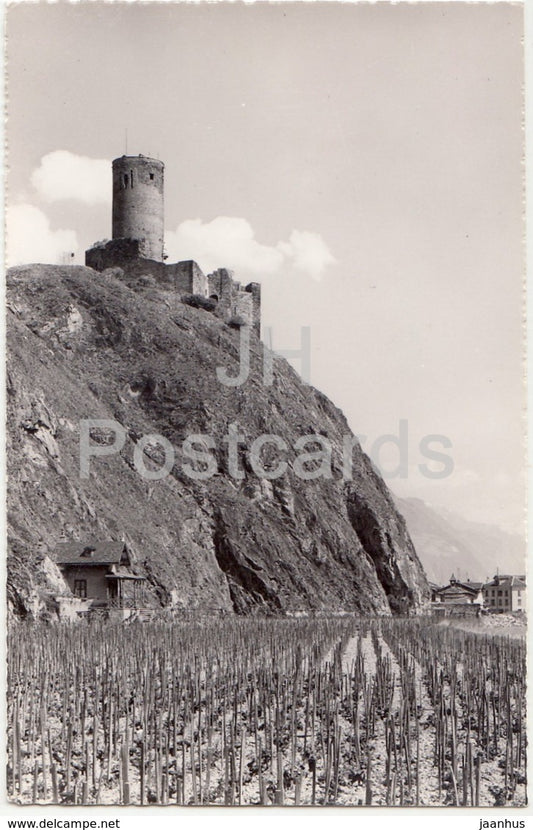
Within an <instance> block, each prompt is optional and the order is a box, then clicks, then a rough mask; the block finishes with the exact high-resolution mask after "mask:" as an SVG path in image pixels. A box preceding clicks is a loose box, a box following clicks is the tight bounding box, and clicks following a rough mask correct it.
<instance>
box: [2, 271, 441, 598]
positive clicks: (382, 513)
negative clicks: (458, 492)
mask: <svg viewBox="0 0 533 830" xmlns="http://www.w3.org/2000/svg"><path fill="white" fill-rule="evenodd" d="M239 343H240V341H239V331H238V330H234V329H232V328H230V327H228V326H227V325H226V324H225V323H224V322H223V321H222V320H220V319H218V318H217V317H216V316H215V315H214V314H213V313H211V312H209V311H207V310H204V309H197V308H192V307H190V306H188V305H185V304H184V303H182V302H181V301H180V299H179V297H177V296H176V294H175V292H173V291H172V287H171V286H170V285H168V286H167V285H165V284H164V283H158V284H157V285H156V284H155V283H154V281H153V279H151V278H149V277H146V278H144V277H142V276H141V277H137V276H136V277H131V278H128V276H127V274H124V273H123V272H121V271H119V270H117V269H115V270H111V271H104V272H103V273H97V272H95V271H93V270H91V269H89V268H83V267H73V266H64V267H59V266H44V265H33V266H26V267H21V268H16V269H12V270H11V271H10V273H9V275H8V372H7V411H8V450H7V451H8V464H9V488H8V522H9V567H8V570H9V585H8V591H9V600H10V603H11V606H12V608H13V609H14V610H15V611H16V612H18V613H22V614H24V613H37V612H38V610H39V608H42V607H43V602H45V599H46V596H47V594H49V593H54V592H55V593H57V592H58V591H59V590H61V585H62V582H61V578H60V575H59V573H58V571H57V569H56V568H55V566H54V565H53V564H52V561H51V560H52V559H53V550H54V548H55V545H56V543H57V542H58V541H60V540H69V539H79V540H85V539H94V538H96V539H100V540H105V539H124V540H125V541H126V542H127V543H128V544H129V546H130V548H131V550H132V552H133V554H134V557H135V560H136V567H137V569H138V570H139V572H142V573H144V574H145V575H146V576H147V578H148V582H149V587H150V597H151V599H150V601H151V602H152V604H153V605H154V606H155V605H165V606H172V607H173V608H199V609H205V610H212V609H215V608H216V609H220V608H223V609H226V610H228V611H231V610H234V611H237V612H239V613H249V612H253V611H255V610H262V611H267V612H272V613H287V612H289V613H295V612H298V611H310V610H313V609H314V610H324V611H340V610H343V609H344V610H350V611H356V612H360V613H364V614H388V613H390V612H391V611H393V612H395V611H399V612H401V611H405V610H407V609H408V608H413V609H416V608H418V607H420V606H421V604H423V603H424V602H425V601H426V600H427V597H428V588H427V583H426V579H425V576H424V573H423V570H422V567H421V565H420V562H419V560H418V558H417V556H416V553H415V550H414V548H413V545H412V543H411V541H410V539H409V535H408V533H407V530H406V527H405V523H404V521H403V519H402V517H401V516H400V515H399V514H398V513H397V511H396V509H395V507H394V505H393V502H392V499H391V496H390V495H389V492H388V490H387V488H386V487H385V485H384V483H383V481H382V480H381V478H380V477H379V475H378V474H377V473H376V472H375V471H374V469H373V467H372V465H371V463H370V461H369V460H368V458H367V457H366V456H365V455H364V454H363V453H362V452H361V450H360V448H359V446H358V445H357V443H355V447H354V449H353V453H352V459H351V461H352V463H351V465H349V466H350V469H351V475H352V477H351V480H345V478H346V476H344V477H343V474H342V472H343V464H342V459H343V454H342V453H343V442H345V440H346V436H347V435H349V434H350V433H349V429H348V426H347V423H346V421H345V419H344V416H343V415H342V413H341V412H340V411H339V410H338V409H336V407H335V406H334V405H333V404H332V403H331V402H330V401H329V400H327V399H326V398H325V397H324V395H322V394H321V393H320V392H318V391H316V390H315V389H313V388H312V387H310V386H308V385H306V384H304V383H303V382H302V381H301V380H300V379H299V378H298V376H297V374H296V373H295V372H294V371H293V369H292V368H291V367H290V366H289V364H288V363H286V362H285V361H284V360H282V359H276V360H275V362H274V377H273V383H272V384H271V385H269V386H267V385H265V384H264V382H263V349H264V347H263V345H262V344H261V343H260V342H259V341H257V340H255V339H254V338H252V344H251V369H250V376H249V378H248V380H247V381H246V382H245V383H244V384H243V385H242V386H234V387H231V386H226V385H224V384H222V383H221V382H220V381H219V380H218V379H217V373H216V368H217V367H225V368H226V369H227V372H228V373H229V374H231V375H237V373H238V360H239ZM86 419H108V420H110V421H114V422H116V423H117V424H120V425H122V427H123V428H124V431H125V442H124V446H123V448H122V449H121V451H120V452H113V454H109V455H105V456H101V457H95V458H91V459H90V463H89V477H88V478H83V477H81V475H80V422H81V421H83V420H86ZM232 429H234V430H236V431H238V433H239V436H240V443H239V445H238V453H236V459H235V461H236V462H238V470H239V471H240V473H239V476H240V477H236V476H235V475H234V474H233V473H234V471H233V470H232V461H231V449H230V446H229V444H228V435H229V434H230V432H231V430H232ZM193 433H195V434H200V435H204V436H209V437H208V438H206V439H204V440H205V441H206V442H207V444H209V446H210V447H211V449H210V456H211V457H212V459H213V465H214V464H215V461H216V467H217V470H216V473H215V474H214V475H212V476H210V477H206V478H205V479H204V480H197V479H195V478H193V477H191V475H190V473H189V472H188V470H189V465H191V464H193V462H191V459H190V458H189V457H188V455H187V449H186V446H187V445H186V443H184V442H186V439H187V438H188V437H189V436H190V435H191V434H193ZM263 434H272V435H276V436H278V437H279V439H281V441H283V442H284V444H285V445H286V447H287V448H288V449H287V451H285V450H283V451H278V450H276V449H275V448H274V447H273V445H272V444H269V445H268V446H267V447H265V448H264V450H263V453H262V455H261V464H262V466H263V468H264V470H265V473H264V475H258V474H257V463H256V464H255V466H254V459H253V458H252V457H251V453H250V448H251V445H252V443H253V441H254V440H255V439H256V438H258V436H261V435H263ZM310 434H315V435H320V436H322V437H323V438H324V439H327V441H328V442H330V445H331V447H332V448H333V451H332V455H331V464H330V465H329V468H330V470H331V477H325V476H323V475H321V476H320V477H318V478H315V479H314V480H313V479H311V480H303V479H302V476H301V474H298V472H299V471H300V473H301V471H302V470H303V471H304V473H307V474H309V473H312V472H313V470H315V472H316V470H317V469H318V468H320V469H321V470H322V471H324V470H327V466H328V465H327V464H326V465H325V464H324V456H322V457H320V458H319V457H318V456H316V457H315V460H314V461H309V462H308V463H306V464H303V463H302V457H303V456H302V454H303V451H304V450H305V451H307V452H310V451H311V450H312V449H313V445H309V444H308V445H307V446H306V447H305V448H302V449H299V450H298V449H295V448H294V445H295V442H296V441H297V440H298V439H299V438H301V437H302V436H306V435H310ZM150 435H151V436H154V435H160V436H164V438H165V439H166V440H167V442H169V444H168V446H170V445H171V446H172V448H173V451H174V453H175V462H174V466H173V467H172V471H171V473H170V475H168V476H166V477H163V478H161V479H159V480H155V479H149V478H146V477H145V476H142V475H141V474H140V473H139V468H140V462H139V458H140V457H141V456H142V458H141V461H142V464H143V465H144V467H145V469H148V470H157V469H159V468H160V467H161V465H162V463H163V461H164V457H165V456H164V449H163V447H162V445H161V443H160V442H159V441H158V439H154V438H152V439H147V436H150ZM113 438H114V434H113V431H112V430H109V429H108V428H106V427H100V428H98V429H93V430H92V431H91V445H96V446H97V447H100V448H101V447H104V445H106V444H109V442H110V441H112V440H113ZM316 440H317V441H318V439H316ZM143 443H144V449H143V450H142V449H141V446H142V444H143ZM229 443H230V444H231V441H230V442H229ZM324 443H325V442H323V444H324ZM195 446H196V449H197V450H198V449H199V447H198V445H195ZM282 446H283V445H282ZM314 448H315V450H317V449H319V448H320V444H319V443H318V444H317V443H316V442H315V445H314ZM108 449H109V446H108ZM322 450H324V446H322ZM189 454H190V453H189ZM204 458H205V455H204ZM298 459H299V461H298ZM280 460H285V461H287V462H288V467H287V470H286V472H285V473H284V474H283V475H282V476H281V477H279V478H269V472H270V471H272V470H273V469H275V468H276V466H277V464H278V463H279V461H280ZM193 466H194V465H193ZM197 469H198V470H200V471H202V470H205V469H206V465H205V464H201V463H200V464H198V465H197ZM344 469H346V466H345V467H344ZM63 590H64V587H63Z"/></svg>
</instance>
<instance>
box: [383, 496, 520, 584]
mask: <svg viewBox="0 0 533 830" xmlns="http://www.w3.org/2000/svg"><path fill="white" fill-rule="evenodd" d="M395 501H396V505H397V507H398V510H399V511H400V512H401V514H402V516H404V518H405V520H406V522H407V527H408V529H409V533H410V535H411V537H412V539H413V542H414V544H415V547H416V551H417V553H418V556H419V558H420V561H421V562H422V565H423V567H424V570H425V572H426V575H427V577H428V579H430V580H431V581H432V582H436V583H437V584H439V585H445V584H447V582H448V580H449V579H450V576H451V574H452V573H455V576H457V577H461V578H462V579H466V578H467V577H468V578H470V579H471V580H472V581H474V582H476V581H478V580H479V581H480V582H484V581H485V580H486V579H487V577H490V578H492V577H493V576H494V574H495V573H496V571H497V570H498V569H499V571H500V573H514V574H520V573H524V572H525V567H526V565H525V560H526V546H525V540H524V539H521V538H520V536H518V535H513V534H511V533H505V531H503V530H501V528H499V527H496V526H495V525H488V524H481V523H478V522H470V521H468V520H467V519H464V518H463V517H462V516H458V515H457V514H455V513H452V512H450V511H448V510H441V509H438V508H435V507H430V506H429V505H428V504H426V503H425V502H424V501H422V499H415V498H408V499H401V498H397V499H395Z"/></svg>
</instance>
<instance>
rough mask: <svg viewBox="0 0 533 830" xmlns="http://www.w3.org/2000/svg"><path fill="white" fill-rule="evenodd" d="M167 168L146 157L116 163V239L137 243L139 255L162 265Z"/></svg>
mask: <svg viewBox="0 0 533 830" xmlns="http://www.w3.org/2000/svg"><path fill="white" fill-rule="evenodd" d="M164 169H165V165H164V164H163V162H162V161H158V160H157V159H151V158H147V157H146V156H121V157H120V158H118V159H115V160H114V162H113V239H135V240H137V241H138V242H139V254H140V255H141V256H142V257H145V258H146V259H155V260H157V261H158V262H162V261H163V233H164V210H163V175H164Z"/></svg>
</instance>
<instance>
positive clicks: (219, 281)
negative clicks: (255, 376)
mask: <svg viewBox="0 0 533 830" xmlns="http://www.w3.org/2000/svg"><path fill="white" fill-rule="evenodd" d="M164 170H165V165H164V164H163V162H162V161H158V160H157V159H152V158H148V157H147V156H142V155H139V156H121V157H120V158H117V159H115V160H114V161H113V218H112V239H111V240H109V241H105V242H97V243H95V244H94V245H93V246H92V247H91V248H89V249H88V250H87V251H85V264H86V265H87V266H88V267H89V268H93V269H94V270H96V271H104V270H105V269H106V268H113V267H117V266H118V267H120V268H122V269H124V271H126V272H127V273H128V274H133V275H137V276H139V277H141V276H147V275H150V276H152V277H154V278H155V279H156V280H159V281H161V282H165V283H170V284H172V285H173V287H174V289H175V291H176V292H177V293H178V294H180V295H185V294H192V295H199V296H200V297H204V298H210V299H211V300H214V301H215V302H216V304H217V314H218V315H219V316H221V317H222V318H223V319H224V320H226V322H230V321H232V320H235V321H237V322H239V324H241V325H246V326H249V327H250V329H251V330H252V331H253V332H255V334H256V335H257V336H258V337H259V336H260V334H261V286H260V284H259V283H257V282H251V283H249V284H248V285H246V286H244V287H243V286H241V284H240V283H239V282H237V281H236V280H234V279H233V274H232V272H231V271H228V270H227V269H226V268H218V269H217V270H216V271H214V272H213V273H212V274H207V275H206V274H204V273H203V271H202V269H201V268H200V266H199V265H198V264H197V263H196V262H194V261H193V260H185V261H183V262H175V263H172V264H168V263H166V262H165V259H166V256H165V254H164Z"/></svg>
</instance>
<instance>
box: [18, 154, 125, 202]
mask: <svg viewBox="0 0 533 830" xmlns="http://www.w3.org/2000/svg"><path fill="white" fill-rule="evenodd" d="M31 182H32V184H33V185H34V187H35V188H36V190H37V192H38V193H39V195H40V196H41V197H42V198H43V199H44V200H45V201H47V202H58V201H61V200H64V199H74V200H76V201H78V202H84V203H85V204H86V205H97V204H111V190H112V183H111V165H110V163H109V161H108V160H107V159H91V158H88V157H87V156H77V155H75V153H70V152H69V151H68V150H54V151H53V152H52V153H47V154H46V155H45V156H43V157H42V158H41V162H40V164H39V167H36V168H35V170H34V171H33V173H32V174H31Z"/></svg>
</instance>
